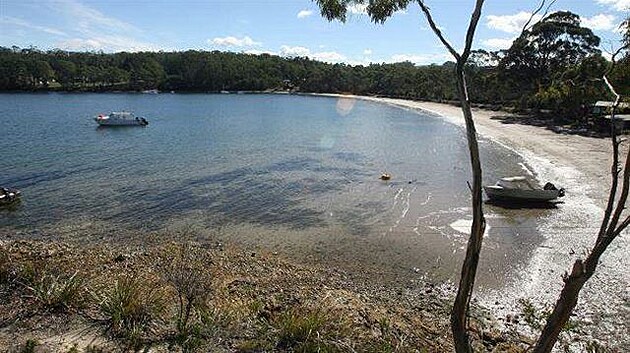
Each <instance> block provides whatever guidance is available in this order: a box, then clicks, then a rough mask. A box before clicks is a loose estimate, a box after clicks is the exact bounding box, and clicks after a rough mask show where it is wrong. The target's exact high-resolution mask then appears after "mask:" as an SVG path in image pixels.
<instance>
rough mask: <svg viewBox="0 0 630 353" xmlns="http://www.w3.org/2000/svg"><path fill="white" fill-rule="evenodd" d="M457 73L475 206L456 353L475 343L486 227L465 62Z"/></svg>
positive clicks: (456, 313)
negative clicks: (473, 315) (472, 331)
mask: <svg viewBox="0 0 630 353" xmlns="http://www.w3.org/2000/svg"><path fill="white" fill-rule="evenodd" d="M456 75H457V93H458V95H459V100H460V102H461V104H462V112H463V113H464V120H465V121H466V137H467V139H468V150H469V153H470V163H471V167H472V174H473V183H472V190H471V192H472V209H473V224H472V228H471V234H470V238H469V239H468V246H467V248H466V257H465V258H464V263H463V265H462V272H461V276H460V280H459V288H458V291H457V296H456V297H455V302H454V304H453V311H452V312H451V331H452V332H453V340H454V342H455V350H456V351H457V353H472V346H471V345H470V339H469V337H468V331H467V327H466V326H467V320H466V315H467V313H468V306H469V304H470V298H471V296H472V291H473V288H474V285H475V276H476V274H477V266H478V264H479V254H480V252H481V244H482V241H483V234H484V231H485V229H486V221H485V219H484V216H483V207H482V206H483V205H482V201H483V198H482V195H481V182H482V181H481V179H482V173H481V161H480V159H479V145H478V143H477V131H476V129H475V122H474V120H473V115H472V110H471V108H470V101H469V100H468V92H467V88H466V77H465V75H464V63H461V62H460V63H458V64H457V69H456Z"/></svg>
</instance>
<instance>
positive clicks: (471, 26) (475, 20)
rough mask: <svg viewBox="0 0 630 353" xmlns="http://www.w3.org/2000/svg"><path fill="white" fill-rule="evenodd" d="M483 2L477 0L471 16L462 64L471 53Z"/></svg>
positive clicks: (482, 0)
mask: <svg viewBox="0 0 630 353" xmlns="http://www.w3.org/2000/svg"><path fill="white" fill-rule="evenodd" d="M483 2H484V0H477V1H476V2H475V10H474V11H473V13H472V15H471V17H470V23H469V24H468V31H467V32H466V46H465V47H464V51H463V52H462V57H461V61H462V65H464V64H465V63H466V61H467V60H468V56H469V55H470V48H471V47H472V43H473V39H474V37H475V30H476V29H477V24H478V23H479V18H481V8H482V7H483Z"/></svg>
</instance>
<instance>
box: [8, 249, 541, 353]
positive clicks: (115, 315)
mask: <svg viewBox="0 0 630 353" xmlns="http://www.w3.org/2000/svg"><path fill="white" fill-rule="evenodd" d="M450 295H451V294H448V293H444V292H443V291H442V290H440V289H439V288H438V287H435V286H433V285H423V286H420V285H415V286H410V285H409V284H406V285H404V286H401V287H397V288H394V287H390V286H384V285H382V284H379V281H378V279H377V278H372V279H370V280H364V278H363V279H362V278H361V277H360V276H359V277H355V276H351V275H350V274H348V273H345V272H343V271H340V270H336V269H321V268H313V267H304V266H300V265H297V264H292V263H289V262H287V261H284V260H282V259H279V258H278V257H277V255H271V254H264V253H251V252H246V251H244V250H242V249H237V248H226V247H223V246H218V245H217V246H213V247H207V246H201V245H199V244H197V245H194V244H190V243H167V244H161V245H155V246H150V247H137V248H124V249H121V248H119V249H113V248H112V246H105V244H103V245H100V246H88V247H86V246H85V245H82V246H75V245H71V244H67V243H44V242H30V241H11V242H7V243H4V244H2V243H0V347H7V348H8V349H9V351H10V352H28V351H41V352H48V351H59V352H123V351H139V350H144V349H148V348H150V349H151V350H152V351H185V352H193V351H203V352H206V351H212V352H223V351H225V352H267V351H278V352H284V351H291V352H448V351H452V349H453V348H452V345H451V339H450V337H449V333H448V332H449V330H448V312H449V304H448V300H449V299H450ZM528 308H529V309H528V310H531V311H532V312H534V313H535V311H534V310H533V309H531V306H530V307H528ZM475 313H476V314H475V317H476V318H473V319H472V325H473V327H474V330H473V331H474V335H473V336H474V345H475V347H476V348H477V350H479V351H497V352H500V351H505V352H520V351H523V349H524V348H525V347H527V345H528V344H531V343H532V342H530V341H528V340H527V339H526V338H523V337H521V336H519V335H518V334H516V333H515V332H514V331H512V330H511V329H510V328H509V326H508V327H507V328H505V330H506V332H500V331H499V330H498V329H497V328H496V327H494V326H495V324H496V323H494V324H492V321H489V320H488V318H487V317H486V316H485V314H483V313H482V312H481V311H480V310H475ZM530 316H532V315H530ZM524 319H525V320H527V317H526V316H524ZM516 321H518V320H516Z"/></svg>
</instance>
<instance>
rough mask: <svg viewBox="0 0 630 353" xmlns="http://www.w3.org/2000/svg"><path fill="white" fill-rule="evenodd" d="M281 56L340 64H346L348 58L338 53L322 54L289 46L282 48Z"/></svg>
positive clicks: (327, 52)
mask: <svg viewBox="0 0 630 353" xmlns="http://www.w3.org/2000/svg"><path fill="white" fill-rule="evenodd" d="M280 55H281V56H289V57H296V56H300V57H307V56H308V57H309V58H311V59H314V60H318V61H324V62H328V63H340V62H346V61H347V58H346V56H345V55H343V54H340V53H337V52H335V51H320V52H312V51H311V50H310V49H309V48H306V47H301V46H289V45H283V46H281V47H280Z"/></svg>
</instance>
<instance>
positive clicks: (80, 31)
mask: <svg viewBox="0 0 630 353" xmlns="http://www.w3.org/2000/svg"><path fill="white" fill-rule="evenodd" d="M48 6H49V8H50V9H51V10H52V11H56V12H57V13H58V14H59V15H60V16H58V17H59V18H60V19H65V21H66V22H67V24H68V26H67V27H68V28H67V29H66V31H67V36H68V37H71V38H72V39H69V40H63V41H59V42H57V43H55V45H56V46H57V47H58V48H60V49H66V50H102V51H105V52H111V51H113V52H116V51H131V52H136V51H157V50H165V49H166V50H168V49H169V48H165V47H164V46H163V45H157V44H154V43H150V42H146V41H143V40H141V39H139V38H142V37H143V34H144V31H142V30H141V29H139V28H137V27H135V26H134V25H132V24H129V23H127V22H125V21H122V20H119V19H117V18H114V17H110V16H107V15H105V14H104V13H102V12H100V11H98V10H96V9H94V8H92V7H89V6H87V5H85V4H82V3H80V2H78V1H76V0H55V1H54V2H53V1H51V2H50V3H49V5H48Z"/></svg>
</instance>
